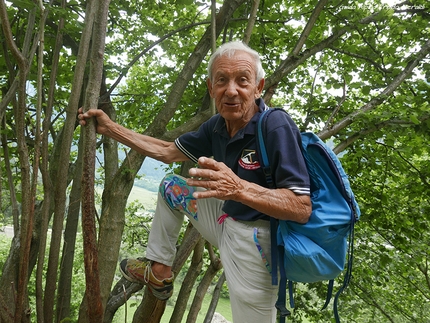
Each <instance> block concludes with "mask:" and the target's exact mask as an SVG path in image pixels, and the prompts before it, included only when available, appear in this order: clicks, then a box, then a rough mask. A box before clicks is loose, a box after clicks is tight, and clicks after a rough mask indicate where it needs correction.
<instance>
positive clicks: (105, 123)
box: [78, 108, 113, 135]
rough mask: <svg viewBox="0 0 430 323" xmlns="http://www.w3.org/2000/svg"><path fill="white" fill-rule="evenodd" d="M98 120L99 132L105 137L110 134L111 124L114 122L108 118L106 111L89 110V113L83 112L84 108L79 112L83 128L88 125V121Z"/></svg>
mask: <svg viewBox="0 0 430 323" xmlns="http://www.w3.org/2000/svg"><path fill="white" fill-rule="evenodd" d="M92 117H95V118H96V125H97V132H98V133H100V134H102V135H104V134H107V133H108V132H109V124H110V123H112V122H113V121H112V120H111V119H110V118H109V117H108V115H107V114H106V113H104V111H102V110H100V109H89V110H88V111H87V112H85V113H84V112H83V109H82V108H79V110H78V120H79V124H80V125H81V126H85V125H86V124H87V120H86V119H89V118H92Z"/></svg>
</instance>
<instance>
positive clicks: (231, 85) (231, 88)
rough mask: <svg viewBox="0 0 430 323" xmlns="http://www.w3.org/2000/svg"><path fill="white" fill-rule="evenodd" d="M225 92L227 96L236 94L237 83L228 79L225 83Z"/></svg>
mask: <svg viewBox="0 0 430 323" xmlns="http://www.w3.org/2000/svg"><path fill="white" fill-rule="evenodd" d="M225 94H226V95H227V96H229V97H231V96H235V95H237V84H236V82H234V81H230V82H228V84H227V88H226V90H225Z"/></svg>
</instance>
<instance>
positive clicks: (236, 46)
mask: <svg viewBox="0 0 430 323" xmlns="http://www.w3.org/2000/svg"><path fill="white" fill-rule="evenodd" d="M236 51H243V52H246V53H248V54H250V55H251V56H252V58H253V59H254V61H255V70H256V72H257V73H256V74H257V75H256V78H257V79H256V82H257V83H258V82H260V80H261V79H263V78H264V75H265V73H264V70H263V66H262V65H261V59H260V55H259V54H258V53H257V52H256V51H255V50H253V49H252V48H250V47H249V46H247V45H245V44H244V43H242V42H240V41H232V42H228V43H225V44H223V45H221V46H220V47H218V49H217V50H216V51H215V52H214V53H213V54H212V56H211V57H210V59H209V63H208V77H209V79H210V80H212V65H213V63H214V61H215V59H217V58H218V57H220V56H224V55H226V56H227V57H232V56H233V55H234V53H235V52H236Z"/></svg>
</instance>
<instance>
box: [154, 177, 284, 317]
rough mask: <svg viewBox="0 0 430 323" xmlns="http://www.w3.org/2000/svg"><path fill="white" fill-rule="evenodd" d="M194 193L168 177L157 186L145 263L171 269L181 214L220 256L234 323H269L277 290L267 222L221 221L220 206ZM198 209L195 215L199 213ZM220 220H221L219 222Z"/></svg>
mask: <svg viewBox="0 0 430 323" xmlns="http://www.w3.org/2000/svg"><path fill="white" fill-rule="evenodd" d="M196 189H197V188H194V187H189V186H187V185H186V183H185V179H184V178H183V177H180V176H177V175H167V176H166V177H165V178H164V179H163V181H162V182H161V185H160V192H159V195H158V201H157V207H156V210H155V216H154V220H153V223H152V228H151V231H150V234H149V242H148V247H147V252H146V258H148V259H150V260H153V261H156V262H160V263H162V264H165V265H168V266H171V265H172V263H173V260H174V258H175V253H176V243H177V240H178V236H179V232H180V229H181V226H182V223H183V220H184V214H185V215H186V216H187V217H188V219H189V220H190V221H191V223H192V224H193V225H194V227H195V228H196V229H197V230H198V231H199V232H200V233H201V234H202V236H203V237H204V238H205V239H206V240H207V241H209V242H210V243H211V244H212V245H214V246H215V247H217V248H218V249H219V252H220V257H221V262H222V264H223V268H224V271H225V275H226V280H227V285H228V288H229V293H230V302H231V309H232V314H233V322H234V323H273V322H275V321H276V309H275V302H276V299H277V291H278V287H277V286H273V285H272V281H271V275H270V273H269V270H268V268H267V266H268V262H267V260H270V259H271V258H270V229H269V221H263V220H260V221H256V222H243V221H235V220H233V219H232V218H230V217H227V218H225V220H224V217H223V211H222V206H223V201H221V200H218V199H213V198H209V199H199V200H196V199H194V198H193V197H192V193H193V192H194V191H195V190H196ZM197 210H198V214H197ZM223 220H224V221H223Z"/></svg>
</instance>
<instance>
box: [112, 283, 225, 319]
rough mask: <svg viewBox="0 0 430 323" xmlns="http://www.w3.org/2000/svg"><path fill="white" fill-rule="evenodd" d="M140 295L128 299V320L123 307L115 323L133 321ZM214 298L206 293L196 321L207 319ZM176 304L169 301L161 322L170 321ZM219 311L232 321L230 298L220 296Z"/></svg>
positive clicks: (176, 287) (185, 317)
mask: <svg viewBox="0 0 430 323" xmlns="http://www.w3.org/2000/svg"><path fill="white" fill-rule="evenodd" d="M179 289H180V286H178V285H176V286H175V293H178V292H179ZM193 295H194V294H192V295H191V297H190V301H189V305H188V306H190V305H191V302H192V297H193ZM141 300H142V299H141V298H140V297H136V298H133V299H130V300H128V302H127V322H125V311H124V308H121V309H119V310H118V312H117V313H116V315H115V318H114V320H113V322H114V323H122V322H123V323H131V322H132V320H133V315H134V312H135V311H136V309H137V307H138V306H139V304H140V302H141ZM211 300H212V295H210V294H206V296H205V298H204V300H203V303H202V308H201V309H200V311H199V314H198V317H197V320H196V323H202V322H203V321H204V319H205V316H206V313H207V311H208V308H209V305H210V302H211ZM173 309H174V304H169V303H167V306H166V310H165V311H164V315H163V317H162V318H161V321H160V323H169V320H170V317H171V315H172V313H173ZM215 311H216V312H217V313H220V314H221V315H222V316H224V317H225V319H226V320H227V321H229V322H232V317H231V308H230V300H229V299H227V298H220V299H219V301H218V305H217V308H216V310H215ZM187 315H188V311H187V312H186V313H185V314H184V317H183V318H182V323H185V322H186V320H187Z"/></svg>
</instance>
